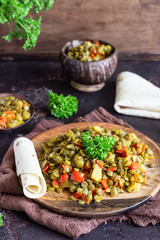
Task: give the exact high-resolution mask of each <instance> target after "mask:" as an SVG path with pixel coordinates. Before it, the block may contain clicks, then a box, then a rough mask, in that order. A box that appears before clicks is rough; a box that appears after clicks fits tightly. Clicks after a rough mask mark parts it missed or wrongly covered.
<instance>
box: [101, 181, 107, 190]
mask: <svg viewBox="0 0 160 240" xmlns="http://www.w3.org/2000/svg"><path fill="white" fill-rule="evenodd" d="M100 183H101V185H102V188H104V189H105V190H106V189H107V188H108V183H107V179H102V180H101V181H100Z"/></svg>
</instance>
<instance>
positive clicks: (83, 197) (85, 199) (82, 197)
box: [81, 194, 89, 204]
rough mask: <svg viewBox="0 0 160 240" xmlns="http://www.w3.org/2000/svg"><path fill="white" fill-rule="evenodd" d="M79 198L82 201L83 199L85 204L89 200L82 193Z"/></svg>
mask: <svg viewBox="0 0 160 240" xmlns="http://www.w3.org/2000/svg"><path fill="white" fill-rule="evenodd" d="M81 199H82V200H83V201H85V203H86V204H89V200H88V199H87V197H86V196H85V195H84V194H81Z"/></svg>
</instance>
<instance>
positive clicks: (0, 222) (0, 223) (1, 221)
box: [0, 213, 3, 227]
mask: <svg viewBox="0 0 160 240" xmlns="http://www.w3.org/2000/svg"><path fill="white" fill-rule="evenodd" d="M2 224H3V219H2V214H1V213H0V227H2Z"/></svg>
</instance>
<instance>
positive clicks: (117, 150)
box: [116, 146, 126, 154]
mask: <svg viewBox="0 0 160 240" xmlns="http://www.w3.org/2000/svg"><path fill="white" fill-rule="evenodd" d="M125 149H126V147H125V146H122V147H121V148H119V149H116V152H117V153H120V154H122V153H123V152H124V150H125Z"/></svg>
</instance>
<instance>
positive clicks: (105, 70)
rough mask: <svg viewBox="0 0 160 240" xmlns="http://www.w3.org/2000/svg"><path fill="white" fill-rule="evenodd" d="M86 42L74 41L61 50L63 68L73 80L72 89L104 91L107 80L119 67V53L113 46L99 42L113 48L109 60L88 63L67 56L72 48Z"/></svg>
mask: <svg viewBox="0 0 160 240" xmlns="http://www.w3.org/2000/svg"><path fill="white" fill-rule="evenodd" d="M84 41H85V40H72V41H70V42H67V43H66V44H65V45H64V46H63V47H62V48H61V50H60V60H61V64H62V68H63V69H64V71H65V72H66V74H67V75H68V77H69V78H70V80H71V81H70V84H71V86H72V87H74V88H76V89H77V90H79V91H84V92H94V91H97V90H100V89H102V88H103V87H104V86H105V82H106V80H107V79H108V78H110V77H111V76H112V74H113V73H114V71H115V69H116V67H117V61H118V53H117V51H116V48H115V47H114V46H113V45H111V44H110V43H107V42H105V41H101V40H99V42H100V44H105V45H107V44H109V45H111V46H112V48H113V52H112V54H111V55H110V56H109V57H108V58H105V59H104V60H101V61H94V62H86V61H79V60H75V59H72V58H70V57H68V56H67V52H68V50H69V49H70V48H72V47H75V46H78V45H81V44H82V43H83V42H84ZM92 41H93V40H91V42H92Z"/></svg>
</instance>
